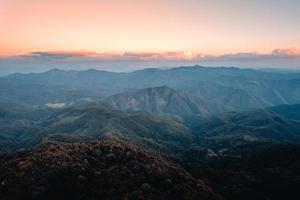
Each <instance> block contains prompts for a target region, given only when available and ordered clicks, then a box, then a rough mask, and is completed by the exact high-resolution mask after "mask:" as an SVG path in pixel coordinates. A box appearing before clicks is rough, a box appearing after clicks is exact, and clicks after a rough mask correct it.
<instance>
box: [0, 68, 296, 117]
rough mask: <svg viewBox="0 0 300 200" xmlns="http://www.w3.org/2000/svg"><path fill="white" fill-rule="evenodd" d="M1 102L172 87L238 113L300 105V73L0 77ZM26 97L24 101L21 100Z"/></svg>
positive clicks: (55, 72) (171, 71) (206, 70)
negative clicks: (262, 108)
mask: <svg viewBox="0 0 300 200" xmlns="http://www.w3.org/2000/svg"><path fill="white" fill-rule="evenodd" d="M0 83H1V84H0V91H1V92H0V94H1V95H0V102H1V103H2V104H3V103H6V104H9V103H15V104H26V105H30V106H33V105H35V106H37V105H38V106H41V105H43V106H44V105H45V104H46V103H53V102H56V103H57V102H65V103H70V102H74V101H76V100H78V99H82V98H94V97H96V98H99V97H101V98H102V97H108V96H111V95H115V94H118V93H124V92H128V91H135V90H139V89H144V88H151V87H160V86H167V87H170V88H173V89H175V90H182V91H183V92H186V93H188V94H192V95H193V96H198V97H199V98H201V99H203V100H207V101H210V102H212V103H217V104H223V105H225V106H229V107H230V108H232V109H234V110H236V111H241V110H242V111H243V110H249V109H252V108H261V107H264V106H274V105H280V104H296V103H300V95H299V94H300V91H299V90H300V74H299V73H275V72H264V71H260V70H253V69H239V68H222V67H219V68H208V67H200V66H194V67H179V68H171V69H144V70H139V71H134V72H130V73H113V72H105V71H98V70H86V71H74V70H70V71H64V70H58V69H54V70H51V71H48V72H44V73H36V74H34V73H32V74H13V75H10V76H6V77H1V78H0ZM22 98H23V101H21V99H22Z"/></svg>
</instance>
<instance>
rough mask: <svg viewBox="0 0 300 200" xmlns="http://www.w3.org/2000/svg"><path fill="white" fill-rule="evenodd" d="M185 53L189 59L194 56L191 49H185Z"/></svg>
mask: <svg viewBox="0 0 300 200" xmlns="http://www.w3.org/2000/svg"><path fill="white" fill-rule="evenodd" d="M183 54H184V56H185V57H186V58H188V59H190V58H193V52H191V51H184V52H183Z"/></svg>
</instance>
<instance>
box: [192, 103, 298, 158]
mask: <svg viewBox="0 0 300 200" xmlns="http://www.w3.org/2000/svg"><path fill="white" fill-rule="evenodd" d="M295 107H297V108H298V110H295ZM291 109H293V113H292V114H290V113H291V112H290V111H291ZM274 111H277V112H274ZM279 111H280V112H279ZM299 113H300V109H299V106H294V105H290V106H285V109H282V106H279V107H272V108H270V109H263V110H261V109H258V110H254V111H251V112H243V113H228V114H223V115H220V116H217V117H212V118H208V119H193V120H190V122H189V123H190V124H189V127H190V128H191V130H192V131H193V133H194V134H195V137H197V138H198V139H196V140H198V145H199V146H201V147H208V148H210V149H213V150H214V151H215V152H214V153H216V154H221V155H222V154H226V153H229V152H231V151H235V150H237V149H239V148H243V146H244V147H245V146H246V147H247V146H248V147H249V148H255V147H256V145H257V144H263V143H266V144H267V143H299V142H300V131H299V130H300V122H299V121H297V120H295V119H294V116H298V115H299ZM248 147H247V148H248Z"/></svg>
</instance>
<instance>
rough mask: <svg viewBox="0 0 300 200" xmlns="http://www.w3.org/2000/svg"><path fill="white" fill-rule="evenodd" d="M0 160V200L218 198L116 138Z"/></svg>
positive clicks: (162, 161) (170, 165)
mask: <svg viewBox="0 0 300 200" xmlns="http://www.w3.org/2000/svg"><path fill="white" fill-rule="evenodd" d="M0 161H1V165H0V182H1V187H0V198H1V199H2V200H8V199H45V200H48V199H49V200H50V199H75V200H76V199H78V200H79V199H161V200H163V199H170V200H171V199H190V200H193V199H195V200H196V199H199V198H200V199H203V200H217V199H220V198H219V197H218V195H216V194H215V193H214V192H213V191H212V189H211V188H210V187H209V186H208V185H207V184H206V183H205V182H204V181H202V180H201V179H198V180H196V179H194V178H192V177H191V176H190V175H189V174H188V173H187V172H186V171H185V170H183V169H182V168H180V167H179V166H178V165H175V164H173V163H171V162H169V161H167V160H165V159H163V158H162V157H160V156H158V155H155V154H152V153H149V152H147V151H144V150H141V149H139V148H138V147H135V146H131V145H126V144H124V143H120V142H116V141H109V140H107V141H101V142H90V143H74V144H69V145H58V146H51V147H49V148H46V149H41V150H37V151H31V152H26V153H23V154H17V155H13V156H10V157H1V156H0Z"/></svg>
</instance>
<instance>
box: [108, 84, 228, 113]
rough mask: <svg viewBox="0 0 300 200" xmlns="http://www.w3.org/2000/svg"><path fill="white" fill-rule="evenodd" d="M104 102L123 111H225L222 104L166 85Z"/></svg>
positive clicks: (119, 95)
mask: <svg viewBox="0 0 300 200" xmlns="http://www.w3.org/2000/svg"><path fill="white" fill-rule="evenodd" d="M105 102H106V103H108V104H110V105H112V106H113V107H115V108H117V109H120V110H123V111H141V110H142V111H148V112H152V113H164V114H173V115H179V116H189V115H199V116H201V117H208V116H210V115H213V114H219V113H221V112H224V111H226V107H225V106H223V105H218V104H214V103H211V102H208V101H204V100H202V99H200V98H199V97H193V96H189V95H187V94H185V93H184V92H183V91H180V90H173V89H171V88H169V87H167V86H162V87H154V88H146V89H141V90H138V91H135V92H130V93H122V94H117V95H114V96H111V97H109V98H107V99H106V100H105Z"/></svg>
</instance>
